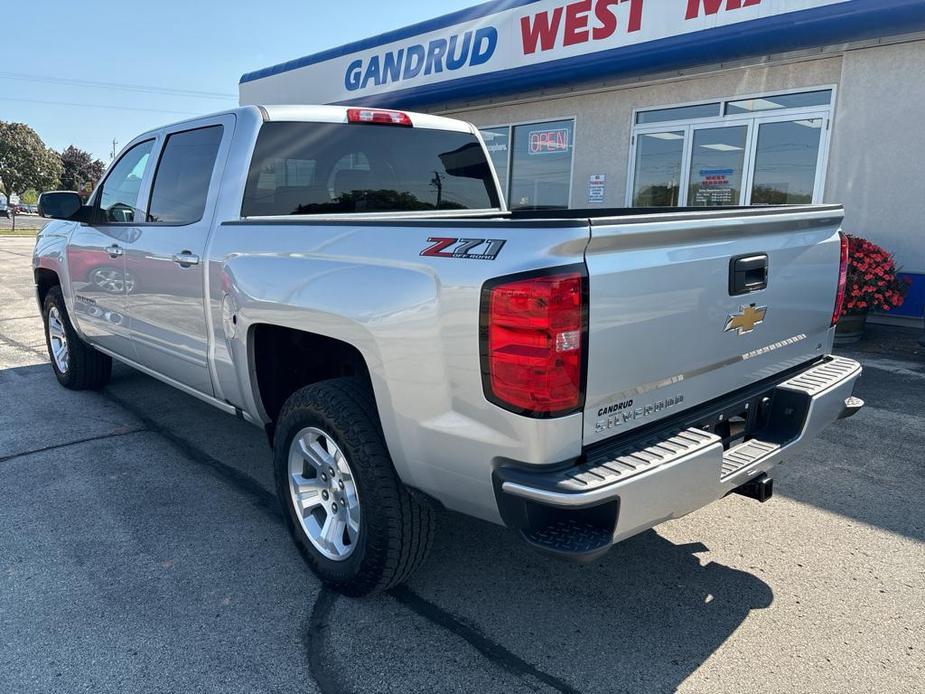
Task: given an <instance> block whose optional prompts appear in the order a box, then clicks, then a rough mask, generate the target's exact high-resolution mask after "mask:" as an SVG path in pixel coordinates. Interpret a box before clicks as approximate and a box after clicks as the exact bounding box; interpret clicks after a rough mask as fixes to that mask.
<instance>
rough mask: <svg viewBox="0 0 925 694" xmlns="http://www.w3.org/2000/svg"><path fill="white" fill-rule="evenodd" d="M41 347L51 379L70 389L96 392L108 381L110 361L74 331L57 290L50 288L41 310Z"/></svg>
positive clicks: (59, 292) (61, 295)
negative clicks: (44, 350) (47, 362)
mask: <svg viewBox="0 0 925 694" xmlns="http://www.w3.org/2000/svg"><path fill="white" fill-rule="evenodd" d="M42 318H43V319H44V320H45V344H46V346H47V347H48V358H49V359H50V360H51V368H52V369H54V372H55V377H56V378H57V379H58V383H60V384H61V385H62V386H64V387H65V388H69V389H70V390H97V389H99V388H102V387H103V386H105V385H106V384H107V383H108V382H109V377H110V375H111V374H112V359H111V358H110V357H108V356H107V355H105V354H103V353H102V352H97V351H96V350H95V349H93V347H91V346H90V345H88V344H87V343H86V342H84V341H83V340H82V339H80V336H79V335H78V334H77V331H76V330H74V326H73V325H71V319H70V317H69V316H68V313H67V307H66V306H65V305H64V295H63V294H62V293H61V287H52V288H51V289H49V290H48V294H47V295H46V296H45V304H44V307H43V310H42Z"/></svg>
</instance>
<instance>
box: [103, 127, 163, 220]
mask: <svg viewBox="0 0 925 694" xmlns="http://www.w3.org/2000/svg"><path fill="white" fill-rule="evenodd" d="M153 147H154V140H146V141H145V142H140V143H139V144H137V145H135V146H134V147H132V148H131V149H130V150H128V151H127V152H126V153H125V154H123V155H122V158H121V159H119V161H118V162H117V163H116V165H115V166H114V167H113V169H112V171H110V173H109V175H108V176H107V177H106V181H105V182H104V183H103V187H102V189H101V190H100V202H99V209H100V218H101V219H102V220H103V222H104V223H110V224H112V223H116V224H126V223H128V224H130V223H132V222H140V221H141V219H142V212H141V210H139V209H138V198H139V196H140V195H141V181H142V179H143V178H144V175H145V168H146V167H147V165H148V159H149V158H150V156H151V149H152V148H153Z"/></svg>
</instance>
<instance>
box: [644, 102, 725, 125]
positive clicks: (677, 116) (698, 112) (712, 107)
mask: <svg viewBox="0 0 925 694" xmlns="http://www.w3.org/2000/svg"><path fill="white" fill-rule="evenodd" d="M719 114H720V103H719V102H718V101H717V102H716V103H715V104H695V105H694V106H677V107H675V108H658V109H654V110H652V111H640V112H639V113H637V114H636V123H637V124H638V125H642V124H643V123H665V122H667V121H676V120H692V119H694V118H716V117H717V116H719Z"/></svg>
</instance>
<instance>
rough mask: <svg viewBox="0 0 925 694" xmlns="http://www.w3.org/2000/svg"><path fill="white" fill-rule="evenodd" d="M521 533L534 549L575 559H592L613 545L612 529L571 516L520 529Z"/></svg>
mask: <svg viewBox="0 0 925 694" xmlns="http://www.w3.org/2000/svg"><path fill="white" fill-rule="evenodd" d="M521 534H522V535H523V538H524V540H526V541H527V543H528V544H530V545H533V547H535V548H536V549H539V550H542V551H543V552H548V553H550V554H555V555H557V556H561V557H565V558H568V559H572V560H578V561H593V560H594V559H596V558H598V557H599V556H601V555H602V554H604V553H605V552H606V551H607V550H609V549H610V547H611V546H612V545H613V532H612V531H608V530H606V529H605V528H601V527H597V526H594V525H592V524H591V523H587V522H585V521H582V520H578V519H574V518H566V519H562V520H558V521H554V522H553V523H551V524H550V525H547V526H545V527H543V528H538V529H535V530H523V531H521Z"/></svg>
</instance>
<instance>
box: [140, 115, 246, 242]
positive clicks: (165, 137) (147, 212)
mask: <svg viewBox="0 0 925 694" xmlns="http://www.w3.org/2000/svg"><path fill="white" fill-rule="evenodd" d="M184 125H188V124H184ZM207 128H221V129H222V136H221V139H220V140H219V142H218V148H217V149H216V150H215V161H214V162H212V173H211V174H210V176H209V186H208V188H207V189H206V200H205V204H204V205H203V208H202V214H200V215H199V218H198V219H194V220H191V221H187V222H152V221H150V216H151V201H152V200H153V198H154V184H155V183H157V174H158V172H160V170H161V163H162V162H163V161H164V154H165V153H166V152H167V145H168V144H169V143H170V138H171V137H173V136H174V135H182V134H184V133H190V132H195V131H197V130H206V129H207ZM227 133H228V128H227V127H226V126H225V123H224V122H222V121H217V122H214V123H202V124H199V125H196V126H195V127H192V128H190V127H184V128H179V129H171V130H165V131H164V132H163V133H161V135H162V139H161V142H160V143H159V145H160V146H159V147H158V149H157V165H156V166H155V167H154V172H153V173H152V175H151V180H150V181H149V184H148V195H147V200H146V201H145V209H144V226H158V227H185V226H190V225H191V224H198V223H199V222H201V221H202V219H203V217H205V215H206V211H207V210H208V209H209V200H210V198H211V197H212V188H213V187H214V186H213V184H214V182H215V174H216V171H217V170H218V164H219V160H220V159H221V156H222V146H223V145H224V144H225V142H226V138H227V137H228V135H227ZM133 226H138V225H133Z"/></svg>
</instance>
